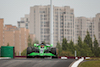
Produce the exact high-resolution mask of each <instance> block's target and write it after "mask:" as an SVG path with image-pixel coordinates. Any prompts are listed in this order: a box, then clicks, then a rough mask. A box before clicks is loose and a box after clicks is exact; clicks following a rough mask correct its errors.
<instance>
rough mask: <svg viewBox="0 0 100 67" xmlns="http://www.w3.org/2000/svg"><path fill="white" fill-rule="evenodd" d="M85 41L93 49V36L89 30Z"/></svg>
mask: <svg viewBox="0 0 100 67" xmlns="http://www.w3.org/2000/svg"><path fill="white" fill-rule="evenodd" d="M84 43H86V44H87V45H88V46H89V47H90V48H91V50H92V47H93V46H92V38H91V37H90V34H89V32H88V31H87V35H86V36H85V39H84Z"/></svg>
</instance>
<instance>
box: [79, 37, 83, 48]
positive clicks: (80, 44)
mask: <svg viewBox="0 0 100 67" xmlns="http://www.w3.org/2000/svg"><path fill="white" fill-rule="evenodd" d="M78 46H79V47H80V48H81V47H82V39H81V37H80V36H79V37H78Z"/></svg>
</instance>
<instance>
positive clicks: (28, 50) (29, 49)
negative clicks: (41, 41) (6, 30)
mask: <svg viewBox="0 0 100 67" xmlns="http://www.w3.org/2000/svg"><path fill="white" fill-rule="evenodd" d="M31 52H32V47H28V48H27V58H31V56H28V54H30V53H31Z"/></svg>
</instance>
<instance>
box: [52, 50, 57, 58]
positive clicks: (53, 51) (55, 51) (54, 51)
mask: <svg viewBox="0 0 100 67" xmlns="http://www.w3.org/2000/svg"><path fill="white" fill-rule="evenodd" d="M51 53H52V54H54V55H56V56H54V57H52V58H57V57H58V55H57V49H56V48H51Z"/></svg>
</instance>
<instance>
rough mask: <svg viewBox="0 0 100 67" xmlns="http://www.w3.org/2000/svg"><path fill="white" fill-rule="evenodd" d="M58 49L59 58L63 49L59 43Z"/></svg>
mask: <svg viewBox="0 0 100 67" xmlns="http://www.w3.org/2000/svg"><path fill="white" fill-rule="evenodd" d="M56 48H57V49H58V56H60V55H61V51H62V49H61V45H60V43H59V42H57V45H56Z"/></svg>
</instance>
